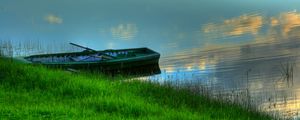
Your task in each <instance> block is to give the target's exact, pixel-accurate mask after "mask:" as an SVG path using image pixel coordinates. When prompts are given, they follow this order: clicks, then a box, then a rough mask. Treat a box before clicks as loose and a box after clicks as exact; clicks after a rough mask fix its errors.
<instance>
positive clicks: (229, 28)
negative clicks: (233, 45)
mask: <svg viewBox="0 0 300 120" xmlns="http://www.w3.org/2000/svg"><path fill="white" fill-rule="evenodd" d="M262 25H263V17H262V16H259V15H242V16H239V17H236V18H231V19H226V20H224V21H223V22H222V23H217V24H216V23H208V24H206V25H204V26H203V28H202V29H203V32H204V33H215V34H219V35H232V36H238V35H242V34H247V33H248V34H249V33H250V34H257V33H258V31H259V30H260V28H261V26H262Z"/></svg>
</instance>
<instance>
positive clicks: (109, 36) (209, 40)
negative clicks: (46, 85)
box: [0, 0, 300, 118]
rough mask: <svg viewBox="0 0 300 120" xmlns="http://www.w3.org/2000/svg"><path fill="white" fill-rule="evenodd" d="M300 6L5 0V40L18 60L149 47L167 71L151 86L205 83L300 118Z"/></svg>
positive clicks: (0, 36) (190, 0) (0, 39)
mask: <svg viewBox="0 0 300 120" xmlns="http://www.w3.org/2000/svg"><path fill="white" fill-rule="evenodd" d="M299 4H300V2H299V1H298V0H286V1H282V0H264V1H262V0H246V1H240V0H239V1H238V0H228V1H208V0H202V1H199V0H148V1H140V0H125V1H118V0H110V1H105V2H104V1H99V0H84V1H83V0H82V1H76V2H75V1H73V0H64V1H62V0H47V1H41V0H26V1H17V2H16V1H11V0H1V1H0V18H1V19H0V26H1V27H0V43H1V47H2V48H4V47H5V48H13V51H4V52H5V53H6V54H7V53H9V54H10V55H13V56H23V55H30V54H37V53H52V52H67V51H78V50H79V49H77V48H74V47H69V46H68V43H69V42H74V43H78V44H81V45H84V46H89V47H91V48H94V49H99V50H101V49H121V48H132V47H149V48H151V49H153V50H156V51H158V52H160V53H161V59H160V67H161V70H162V74H160V75H156V76H152V77H150V79H151V80H153V81H158V82H164V81H176V83H178V84H180V85H182V86H184V85H186V84H187V83H188V84H193V85H194V86H206V87H207V90H208V91H210V94H213V95H214V94H216V95H222V96H223V97H225V98H227V99H230V100H233V101H235V99H244V97H243V95H246V96H247V102H249V103H251V106H253V107H254V108H257V109H259V110H262V111H266V112H269V113H270V114H273V113H274V114H278V115H280V116H284V117H288V118H297V117H298V118H300V115H299V114H298V111H300V76H299V74H297V73H299V70H300V69H299V68H300V64H299V62H300V61H299V58H300V56H299V55H300V53H299V52H298V51H299V50H300V10H299V9H300V6H299ZM298 10H299V12H298ZM8 44H11V46H9V45H8ZM2 52H3V51H2ZM239 101H243V100H239Z"/></svg>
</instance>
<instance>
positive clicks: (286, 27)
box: [274, 11, 300, 35]
mask: <svg viewBox="0 0 300 120" xmlns="http://www.w3.org/2000/svg"><path fill="white" fill-rule="evenodd" d="M274 19H276V20H277V21H278V23H279V25H280V26H281V30H282V33H283V35H287V34H288V33H289V32H291V31H292V30H293V29H294V28H296V27H299V26H300V14H299V13H297V12H296V11H293V12H286V13H281V14H280V15H279V17H277V18H274Z"/></svg>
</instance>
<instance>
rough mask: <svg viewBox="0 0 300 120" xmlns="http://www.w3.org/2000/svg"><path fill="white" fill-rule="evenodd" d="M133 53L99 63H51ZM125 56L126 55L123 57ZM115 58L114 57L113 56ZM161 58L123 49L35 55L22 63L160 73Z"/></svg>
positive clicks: (148, 50)
mask: <svg viewBox="0 0 300 120" xmlns="http://www.w3.org/2000/svg"><path fill="white" fill-rule="evenodd" d="M125 52H131V54H132V55H129V54H128V57H127V56H126V57H122V56H121V55H120V56H121V57H118V55H116V56H115V58H114V59H109V60H98V61H67V62H66V61H65V60H64V62H49V60H52V61H55V60H53V58H57V57H60V58H63V57H64V58H66V57H65V56H73V57H74V56H75V57H82V56H91V55H94V54H97V55H98V53H101V54H103V53H125ZM123 56H124V55H123ZM112 57H113V56H112ZM37 58H38V59H43V58H46V60H47V62H44V61H41V62H39V61H38V62H37V61H35V59H37ZM159 58H160V54H159V53H157V52H155V51H153V50H150V49H148V48H135V49H122V50H106V51H95V52H92V53H84V52H78V53H58V54H44V55H33V56H27V57H24V58H23V59H22V60H19V61H22V62H24V63H29V64H39V65H44V66H47V67H53V68H61V69H74V70H90V71H101V72H105V73H126V74H131V73H139V72H140V73H145V71H147V72H149V73H157V74H158V73H160V69H159V65H158V63H159Z"/></svg>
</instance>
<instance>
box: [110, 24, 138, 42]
mask: <svg viewBox="0 0 300 120" xmlns="http://www.w3.org/2000/svg"><path fill="white" fill-rule="evenodd" d="M110 30H111V34H112V36H113V37H114V38H119V39H123V40H131V39H133V38H134V37H135V36H136V34H137V32H138V29H137V26H136V25H135V24H119V25H118V26H115V27H112V28H111V29H110Z"/></svg>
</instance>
